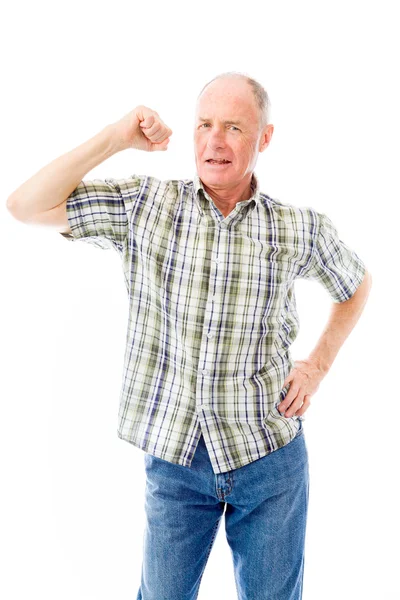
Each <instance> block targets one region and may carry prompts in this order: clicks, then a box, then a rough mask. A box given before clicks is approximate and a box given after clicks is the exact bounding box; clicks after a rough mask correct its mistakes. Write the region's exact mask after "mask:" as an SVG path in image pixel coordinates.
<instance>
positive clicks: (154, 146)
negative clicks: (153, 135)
mask: <svg viewBox="0 0 400 600" xmlns="http://www.w3.org/2000/svg"><path fill="white" fill-rule="evenodd" d="M168 144H169V138H168V139H166V140H164V141H163V142H160V143H158V144H152V145H151V150H152V151H153V150H167V149H168Z"/></svg>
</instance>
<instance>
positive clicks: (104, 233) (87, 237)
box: [59, 175, 140, 250]
mask: <svg viewBox="0 0 400 600" xmlns="http://www.w3.org/2000/svg"><path fill="white" fill-rule="evenodd" d="M139 188H140V177H139V176H136V175H132V176H131V177H129V178H126V179H113V178H108V179H105V180H102V179H93V180H84V181H81V182H80V183H79V185H78V186H77V187H76V188H75V190H74V191H73V192H72V193H71V194H70V196H69V197H68V198H67V217H68V223H69V226H70V229H71V232H72V233H71V234H70V233H61V232H59V233H60V235H62V236H63V237H64V238H65V239H67V240H68V241H72V242H76V241H82V242H87V243H89V244H91V245H93V246H96V247H98V248H102V249H103V250H107V249H109V248H115V249H119V250H120V249H121V248H122V246H123V244H124V243H125V241H126V239H127V236H128V231H129V219H130V215H131V212H132V207H133V205H134V203H135V201H136V200H137V197H138V194H139Z"/></svg>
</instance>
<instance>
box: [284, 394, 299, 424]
mask: <svg viewBox="0 0 400 600" xmlns="http://www.w3.org/2000/svg"><path fill="white" fill-rule="evenodd" d="M303 403H304V396H303V394H301V393H300V394H299V395H298V396H297V397H296V398H295V400H294V401H293V402H292V404H291V406H290V407H289V409H288V410H287V411H286V412H285V417H287V418H288V419H289V418H290V417H293V415H294V414H295V413H296V411H297V410H299V409H300V408H301V407H302V405H303Z"/></svg>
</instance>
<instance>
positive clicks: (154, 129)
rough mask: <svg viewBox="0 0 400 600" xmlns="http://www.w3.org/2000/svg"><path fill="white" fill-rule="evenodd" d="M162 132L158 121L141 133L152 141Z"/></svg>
mask: <svg viewBox="0 0 400 600" xmlns="http://www.w3.org/2000/svg"><path fill="white" fill-rule="evenodd" d="M161 131H162V128H161V124H160V123H158V121H156V122H155V123H154V124H153V125H152V126H151V127H146V128H145V129H144V131H143V133H144V134H145V136H146V137H147V138H148V139H149V140H151V141H153V138H154V137H155V136H157V135H159V133H160V132H161Z"/></svg>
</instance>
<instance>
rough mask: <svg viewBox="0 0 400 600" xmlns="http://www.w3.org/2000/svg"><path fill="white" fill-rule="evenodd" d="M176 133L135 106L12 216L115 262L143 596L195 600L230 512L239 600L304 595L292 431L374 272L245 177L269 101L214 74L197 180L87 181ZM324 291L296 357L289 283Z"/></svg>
mask: <svg viewBox="0 0 400 600" xmlns="http://www.w3.org/2000/svg"><path fill="white" fill-rule="evenodd" d="M171 134H172V131H171V129H169V127H167V126H166V125H165V123H164V122H163V121H162V120H161V118H160V117H159V115H158V113H157V112H155V111H153V110H151V109H149V108H148V107H145V106H138V107H137V108H136V109H134V110H133V111H132V112H130V113H129V114H128V115H126V116H125V117H124V118H123V119H121V120H120V121H118V122H116V123H113V124H112V125H109V126H107V127H106V128H105V129H104V130H103V131H101V132H100V133H99V134H97V135H96V136H94V137H93V138H92V139H90V140H89V141H87V142H85V143H84V144H82V145H81V146H78V147H77V148H75V149H74V150H72V151H71V152H69V153H67V154H65V155H64V156H61V157H59V158H58V159H56V160H55V161H53V162H52V163H50V164H49V165H48V166H47V167H45V168H44V169H42V170H41V171H39V172H38V173H37V174H36V175H35V176H34V177H32V178H31V179H30V180H28V181H27V182H26V183H24V184H23V185H22V186H21V187H20V188H18V189H17V190H16V191H15V192H14V193H13V194H12V195H11V197H10V198H9V200H8V208H9V210H10V211H11V213H12V214H13V215H14V216H15V217H16V218H17V219H19V220H21V221H24V222H26V223H40V224H43V225H52V226H56V227H57V228H58V230H59V232H60V233H61V235H63V236H64V237H65V238H66V239H69V240H70V241H76V240H81V241H85V242H88V243H91V244H94V245H96V246H98V247H100V248H103V249H107V248H110V247H111V248H113V249H115V250H116V251H117V252H118V253H119V254H120V256H121V260H122V262H123V266H124V275H125V281H126V286H127V290H128V294H129V309H130V310H129V322H128V331H127V338H126V352H125V359H124V369H125V371H124V378H123V384H122V388H121V398H120V410H119V415H118V423H119V426H118V436H119V437H120V438H121V439H124V440H126V441H128V442H130V443H132V444H133V445H134V446H137V447H139V448H141V449H142V450H143V451H144V452H145V454H144V460H145V469H146V477H147V485H146V517H147V522H146V529H145V534H144V556H143V565H142V578H141V586H140V589H139V592H138V596H137V599H138V600H140V599H142V600H161V598H162V599H163V600H194V599H195V598H197V596H198V593H199V587H200V582H201V577H202V575H203V572H204V569H205V566H206V562H207V559H208V556H209V554H210V551H211V548H212V545H213V542H214V540H215V537H216V534H217V531H218V528H219V525H220V523H221V518H222V515H223V514H225V528H226V535H227V540H228V543H229V545H230V548H231V551H232V556H233V563H234V571H235V580H236V586H237V592H238V597H239V599H240V600H262V599H264V598H265V599H267V598H274V600H298V599H300V598H301V597H302V588H303V571H304V545H305V531H306V519H307V507H308V493H309V473H308V455H307V449H306V445H305V437H304V431H303V425H302V419H303V418H304V417H303V415H304V413H305V412H306V410H307V409H308V408H309V406H310V399H311V397H312V395H313V394H314V393H315V392H316V391H317V390H318V387H319V384H320V382H321V381H322V379H323V378H324V377H325V375H326V374H327V372H328V370H329V368H330V366H331V365H332V363H333V361H334V359H335V356H336V355H337V353H338V351H339V349H340V347H341V345H342V344H343V342H344V341H345V339H346V338H347V336H348V335H349V333H350V332H351V330H352V329H353V327H354V326H355V324H356V322H357V320H358V318H359V316H360V314H361V312H362V310H363V307H364V305H365V302H366V299H367V296H368V293H369V289H370V286H371V276H370V274H369V273H368V272H367V270H366V267H365V264H364V263H363V261H362V260H361V259H360V258H359V257H358V256H357V254H356V253H355V252H354V251H353V250H351V249H350V248H349V247H348V246H347V245H346V244H345V243H344V242H343V241H342V240H340V239H339V237H338V232H337V230H336V228H335V226H334V225H333V223H332V221H331V220H330V219H329V217H328V216H327V215H325V214H323V213H319V212H318V211H316V210H314V209H313V208H311V207H301V208H300V207H297V206H295V205H291V204H284V203H282V202H279V201H277V200H273V199H272V198H270V197H269V196H268V195H266V194H265V193H262V192H261V190H260V189H259V182H258V178H257V176H256V174H255V173H254V168H255V165H256V162H257V159H258V155H259V153H260V152H263V151H264V150H265V149H266V148H267V146H268V145H269V143H270V141H271V138H272V134H273V125H272V124H271V123H269V100H268V95H267V93H266V92H265V90H264V89H263V88H262V86H261V85H260V84H259V83H258V82H256V81H255V80H254V79H251V78H248V77H247V76H244V75H242V74H238V73H227V74H222V75H220V76H218V77H217V78H215V79H214V80H212V81H211V82H209V83H208V84H207V85H206V86H205V87H204V88H203V90H202V92H201V93H200V96H199V98H198V102H197V106H196V115H195V128H194V149H195V161H196V170H197V172H196V174H195V176H194V178H193V180H192V179H186V180H167V181H160V180H159V179H157V178H155V177H150V176H144V175H132V176H131V177H128V178H126V179H119V180H115V179H111V178H110V179H106V180H104V181H103V180H100V179H94V180H92V181H88V180H85V181H82V177H83V176H84V175H85V174H86V173H87V172H88V171H90V170H91V169H93V168H94V167H95V166H96V165H98V164H99V163H100V162H102V161H104V160H105V159H106V158H108V157H110V156H111V155H112V154H114V153H115V152H118V151H121V150H124V149H126V148H136V149H141V150H147V151H155V150H166V149H167V147H168V143H169V139H170V136H171ZM300 277H303V278H308V279H315V280H318V281H320V283H321V284H322V285H323V286H324V287H325V289H326V290H327V292H328V293H329V294H330V296H331V298H332V300H333V306H332V313H331V315H330V319H329V322H328V324H327V326H326V327H325V329H324V332H323V334H322V336H321V338H320V340H319V341H318V343H317V345H316V347H315V348H314V350H313V352H312V353H311V355H310V356H309V357H308V358H306V359H304V360H298V361H295V362H294V361H293V360H292V358H291V356H290V345H291V343H292V342H293V341H294V339H295V337H296V335H297V331H298V325H299V323H298V316H297V312H296V302H295V295H294V282H295V279H296V278H300Z"/></svg>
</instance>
